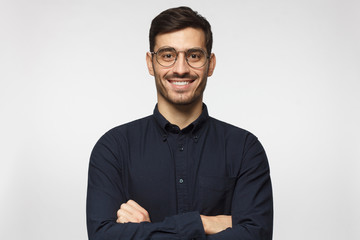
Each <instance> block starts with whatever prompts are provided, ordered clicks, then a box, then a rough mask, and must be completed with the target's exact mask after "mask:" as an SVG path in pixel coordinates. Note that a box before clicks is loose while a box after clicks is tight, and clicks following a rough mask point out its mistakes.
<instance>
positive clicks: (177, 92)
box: [146, 28, 215, 105]
mask: <svg viewBox="0 0 360 240" xmlns="http://www.w3.org/2000/svg"><path fill="white" fill-rule="evenodd" d="M163 47H172V48H174V49H176V51H186V50H188V49H192V48H201V49H203V50H205V51H206V46H205V34H204V32H203V31H202V30H200V29H195V28H185V29H182V30H178V31H174V32H170V33H164V34H159V35H157V36H156V38H155V46H154V52H157V50H158V49H160V48H163ZM155 58H156V56H155V55H153V56H152V55H151V53H148V54H147V57H146V60H147V65H148V69H149V73H150V74H151V75H153V76H154V77H155V82H156V89H157V95H158V102H159V103H167V104H173V105H188V104H192V103H196V102H199V101H201V102H202V96H203V92H204V90H205V86H206V81H207V77H208V76H211V75H212V73H213V71H214V68H215V55H213V54H212V55H211V57H210V59H209V60H208V61H207V63H206V64H205V65H204V66H203V67H201V68H193V67H190V66H189V65H188V63H187V62H186V56H185V53H184V52H180V53H179V55H178V58H177V60H176V62H175V64H174V65H172V66H170V67H163V66H161V65H160V64H159V63H158V62H157V61H156V59H155Z"/></svg>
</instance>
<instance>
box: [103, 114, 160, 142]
mask: <svg viewBox="0 0 360 240" xmlns="http://www.w3.org/2000/svg"><path fill="white" fill-rule="evenodd" d="M150 124H154V121H153V117H152V115H150V116H146V117H143V118H140V119H137V120H134V121H131V122H128V123H124V124H121V125H118V126H116V127H114V128H111V129H110V130H108V131H107V132H105V134H103V135H102V136H101V137H100V139H99V140H98V143H97V144H99V143H108V144H118V143H123V142H124V141H125V142H126V141H127V138H128V137H129V136H134V135H138V133H140V132H142V131H143V130H144V129H147V128H148V126H149V125H150Z"/></svg>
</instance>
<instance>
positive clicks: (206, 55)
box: [150, 46, 211, 69]
mask: <svg viewBox="0 0 360 240" xmlns="http://www.w3.org/2000/svg"><path fill="white" fill-rule="evenodd" d="M166 48H168V49H173V50H174V51H175V53H176V57H175V60H174V62H173V63H172V64H170V65H169V66H164V65H162V64H161V63H160V62H159V60H158V58H157V53H158V52H159V51H160V50H162V49H166ZM193 49H195V50H201V51H202V52H203V53H204V55H205V57H206V61H205V62H204V64H203V65H202V66H200V67H194V66H191V65H190V63H189V60H188V59H187V57H186V53H187V52H188V51H189V50H193ZM181 52H183V53H184V54H185V60H186V63H187V64H188V65H189V66H190V67H192V68H196V69H199V68H202V67H204V66H205V65H206V64H207V63H208V61H209V59H210V57H211V54H210V55H208V54H207V52H206V51H205V50H204V49H202V48H189V49H187V50H184V51H177V50H176V49H175V48H173V47H167V46H164V47H161V48H159V49H158V50H157V51H156V52H150V53H151V56H153V55H156V57H155V59H156V62H157V63H158V64H160V66H162V67H172V66H174V65H175V63H176V61H177V59H178V57H179V53H181Z"/></svg>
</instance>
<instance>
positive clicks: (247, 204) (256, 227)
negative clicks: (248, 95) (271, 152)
mask: <svg viewBox="0 0 360 240" xmlns="http://www.w3.org/2000/svg"><path fill="white" fill-rule="evenodd" d="M231 216H232V224H233V227H232V228H228V229H226V230H224V231H222V232H220V233H217V234H214V235H208V236H207V239H212V240H220V239H221V240H235V239H239V240H271V239H272V231H273V197H272V186H271V180H270V169H269V164H268V159H267V156H266V153H265V150H264V148H263V147H262V145H261V143H260V142H259V141H258V139H257V138H256V137H255V136H253V135H250V137H249V138H248V139H247V142H246V145H245V150H244V155H243V157H242V164H241V170H240V175H239V178H238V179H237V182H236V186H235V190H234V194H233V200H232V209H231Z"/></svg>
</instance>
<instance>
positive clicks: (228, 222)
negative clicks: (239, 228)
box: [200, 215, 232, 234]
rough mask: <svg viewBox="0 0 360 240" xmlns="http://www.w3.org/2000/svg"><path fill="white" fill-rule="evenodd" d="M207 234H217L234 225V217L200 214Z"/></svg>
mask: <svg viewBox="0 0 360 240" xmlns="http://www.w3.org/2000/svg"><path fill="white" fill-rule="evenodd" d="M200 217H201V221H202V223H203V226H204V230H205V233H206V234H215V233H218V232H221V231H223V230H225V229H227V228H231V227H232V218H231V216H228V215H217V216H205V215H200Z"/></svg>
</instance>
